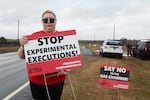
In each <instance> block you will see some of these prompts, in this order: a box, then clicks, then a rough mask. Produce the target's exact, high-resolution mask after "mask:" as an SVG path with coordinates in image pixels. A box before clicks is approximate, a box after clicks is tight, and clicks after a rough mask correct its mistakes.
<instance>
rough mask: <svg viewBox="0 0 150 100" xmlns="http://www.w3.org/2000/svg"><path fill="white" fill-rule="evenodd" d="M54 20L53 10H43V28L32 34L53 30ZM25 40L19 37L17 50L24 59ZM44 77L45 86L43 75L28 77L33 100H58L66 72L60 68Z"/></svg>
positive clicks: (26, 39) (25, 38)
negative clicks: (58, 70)
mask: <svg viewBox="0 0 150 100" xmlns="http://www.w3.org/2000/svg"><path fill="white" fill-rule="evenodd" d="M56 21H57V19H56V15H55V13H54V12H52V11H49V10H47V11H45V12H44V13H43V14H42V24H43V30H41V31H38V32H35V33H33V34H46V33H49V32H55V31H56V30H55V26H56ZM27 42H28V38H27V37H22V38H21V39H20V45H21V46H20V48H19V50H18V55H19V57H20V58H21V59H25V56H24V44H26V43H27ZM54 74H57V76H54ZM48 76H53V77H48ZM46 77H48V78H46V83H47V87H46V86H45V82H44V77H43V75H39V76H33V77H29V80H30V87H31V93H32V96H33V98H34V99H35V100H49V99H50V100H60V97H61V94H62V90H63V86H64V80H65V77H66V72H65V71H63V70H62V71H60V72H58V73H51V74H48V75H46ZM46 88H48V91H47V90H46ZM47 94H49V95H47Z"/></svg>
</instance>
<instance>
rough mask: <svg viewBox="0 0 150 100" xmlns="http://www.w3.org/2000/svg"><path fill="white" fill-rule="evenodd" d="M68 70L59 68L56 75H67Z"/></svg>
mask: <svg viewBox="0 0 150 100" xmlns="http://www.w3.org/2000/svg"><path fill="white" fill-rule="evenodd" d="M69 71H70V70H63V69H61V70H60V71H59V72H58V73H57V76H59V75H67V73H68V72H69Z"/></svg>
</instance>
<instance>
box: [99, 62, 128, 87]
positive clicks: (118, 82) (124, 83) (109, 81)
mask: <svg viewBox="0 0 150 100" xmlns="http://www.w3.org/2000/svg"><path fill="white" fill-rule="evenodd" d="M99 77H100V79H99V85H101V86H104V87H112V88H123V89H128V88H129V67H128V66H114V65H107V64H103V65H101V66H100V76H99Z"/></svg>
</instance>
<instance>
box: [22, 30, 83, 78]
mask: <svg viewBox="0 0 150 100" xmlns="http://www.w3.org/2000/svg"><path fill="white" fill-rule="evenodd" d="M28 39H29V41H28V42H27V44H25V46H24V48H25V51H24V52H25V60H26V65H27V71H28V74H29V76H34V75H41V74H47V73H53V72H57V71H59V70H61V69H72V68H78V67H81V66H82V60H81V54H80V47H79V44H78V40H77V39H76V31H75V30H68V31H61V32H53V33H46V34H43V33H37V34H33V35H30V36H28Z"/></svg>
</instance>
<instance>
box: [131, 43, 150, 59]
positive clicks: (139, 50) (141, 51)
mask: <svg viewBox="0 0 150 100" xmlns="http://www.w3.org/2000/svg"><path fill="white" fill-rule="evenodd" d="M132 50H133V56H134V57H139V58H141V59H146V58H147V57H150V40H140V41H139V42H138V43H137V45H136V46H134V47H133V49H132Z"/></svg>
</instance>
